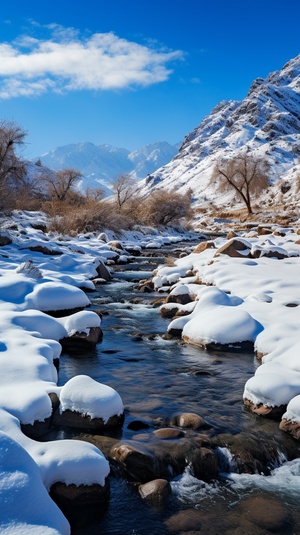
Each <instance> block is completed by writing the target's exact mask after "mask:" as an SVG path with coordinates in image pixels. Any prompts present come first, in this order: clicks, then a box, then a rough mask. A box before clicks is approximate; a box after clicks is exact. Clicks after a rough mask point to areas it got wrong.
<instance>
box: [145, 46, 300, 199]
mask: <svg viewBox="0 0 300 535" xmlns="http://www.w3.org/2000/svg"><path fill="white" fill-rule="evenodd" d="M245 150H247V151H249V152H250V153H251V154H253V155H256V156H263V157H266V158H267V159H268V162H269V164H270V169H271V171H270V173H271V174H270V178H271V179H272V180H273V181H276V180H278V179H279V178H282V177H284V178H286V179H287V180H288V178H289V176H290V174H291V170H292V169H293V168H294V167H295V165H298V163H297V160H298V157H299V156H300V55H299V56H297V57H296V58H294V59H291V60H290V61H288V62H287V63H286V64H285V65H284V67H283V68H282V69H281V70H279V71H275V72H272V73H270V74H269V75H268V76H267V77H266V78H265V79H264V78H257V79H256V80H254V81H253V82H252V84H251V87H250V89H249V92H248V94H247V96H246V97H245V98H244V99H243V100H242V101H234V100H230V101H221V102H220V103H219V104H218V105H217V106H215V107H214V108H213V110H212V111H211V113H210V114H209V115H207V116H206V117H204V118H203V119H202V121H201V123H200V124H199V126H197V127H196V128H195V129H194V130H193V131H192V132H190V133H189V134H187V135H186V136H185V138H184V141H183V143H182V145H181V147H180V149H179V152H178V154H177V155H176V156H175V157H174V158H173V160H172V161H171V162H169V163H168V164H167V165H165V166H163V167H161V168H160V169H158V170H157V171H155V172H154V173H152V174H151V176H150V177H148V178H147V180H145V181H143V182H142V183H141V188H143V192H144V193H147V192H149V191H151V189H152V188H153V187H156V188H157V187H159V188H165V189H171V188H176V191H180V192H182V193H184V192H186V191H187V190H188V189H191V190H192V191H193V195H194V198H196V199H198V200H199V201H201V200H203V199H206V200H207V199H211V200H213V201H214V202H215V200H216V197H217V193H216V186H215V185H214V184H213V183H212V171H213V168H214V166H215V163H216V162H217V161H218V160H219V159H221V158H224V157H226V158H234V157H235V156H236V155H238V154H239V153H240V152H241V151H245ZM218 197H219V200H220V202H221V203H222V202H223V201H222V198H221V197H220V194H219V193H218Z"/></svg>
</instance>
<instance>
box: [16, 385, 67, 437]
mask: <svg viewBox="0 0 300 535" xmlns="http://www.w3.org/2000/svg"><path fill="white" fill-rule="evenodd" d="M48 396H49V398H50V401H51V405H52V414H51V416H49V418H46V419H45V420H43V421H39V420H36V421H35V422H33V424H22V423H21V429H22V432H23V433H24V435H26V436H27V437H29V438H32V439H33V440H36V439H39V438H40V437H42V436H43V435H45V434H46V433H48V432H49V430H50V428H51V426H52V423H53V415H54V414H55V412H56V411H57V409H58V407H59V403H60V402H59V398H58V396H57V394H56V393H55V392H51V393H50V394H48Z"/></svg>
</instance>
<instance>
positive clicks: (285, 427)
mask: <svg viewBox="0 0 300 535" xmlns="http://www.w3.org/2000/svg"><path fill="white" fill-rule="evenodd" d="M279 429H281V431H285V432H286V433H289V434H290V435H292V437H294V438H295V439H297V440H300V423H299V422H293V421H292V420H287V419H285V418H284V419H282V420H281V422H280V424H279Z"/></svg>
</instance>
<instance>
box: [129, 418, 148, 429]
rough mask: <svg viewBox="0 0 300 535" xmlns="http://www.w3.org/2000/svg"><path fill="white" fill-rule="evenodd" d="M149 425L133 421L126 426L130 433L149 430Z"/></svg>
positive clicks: (140, 421)
mask: <svg viewBox="0 0 300 535" xmlns="http://www.w3.org/2000/svg"><path fill="white" fill-rule="evenodd" d="M149 428H150V425H149V424H148V422H143V421H142V420H133V421H132V422H130V423H129V424H128V426H127V429H130V430H132V431H140V430H141V429H149Z"/></svg>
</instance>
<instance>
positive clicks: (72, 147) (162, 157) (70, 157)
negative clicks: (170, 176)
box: [35, 141, 178, 194]
mask: <svg viewBox="0 0 300 535" xmlns="http://www.w3.org/2000/svg"><path fill="white" fill-rule="evenodd" d="M177 148H178V145H170V144H169V143H167V142H166V141H163V142H156V143H152V144H149V145H146V146H145V147H142V148H140V149H137V150H135V151H133V152H130V151H129V150H127V149H124V148H118V147H114V146H112V145H109V144H102V145H95V144H94V143H91V142H89V141H83V142H79V143H70V144H68V145H63V146H60V147H57V148H55V149H52V150H51V151H48V152H46V153H44V154H42V155H41V156H39V157H37V158H36V159H35V160H38V161H41V162H42V164H43V165H44V166H45V167H48V168H51V169H53V170H54V171H57V170H60V169H64V168H70V167H71V168H75V169H78V170H79V171H80V172H81V173H82V174H83V178H82V180H81V182H80V184H79V188H80V189H81V190H82V191H84V190H85V189H86V188H87V187H91V188H95V187H99V186H100V187H102V188H103V189H104V190H105V192H106V193H107V194H111V193H112V192H111V189H110V186H111V183H112V181H113V180H114V179H115V178H117V177H118V176H120V175H121V174H128V175H130V176H132V177H133V178H135V179H138V180H139V179H141V178H144V177H145V176H146V175H147V174H148V173H151V172H153V171H155V170H156V169H158V168H159V167H161V166H162V165H164V164H165V163H167V162H168V161H170V160H171V159H172V157H173V156H174V155H175V154H176V152H177Z"/></svg>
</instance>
